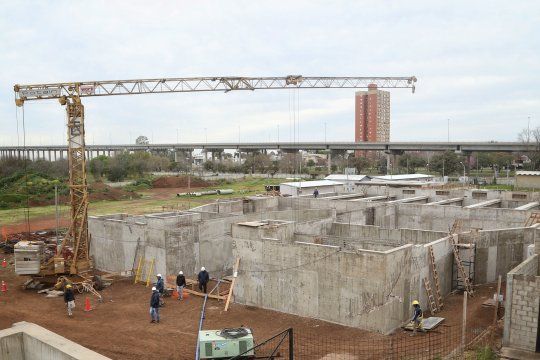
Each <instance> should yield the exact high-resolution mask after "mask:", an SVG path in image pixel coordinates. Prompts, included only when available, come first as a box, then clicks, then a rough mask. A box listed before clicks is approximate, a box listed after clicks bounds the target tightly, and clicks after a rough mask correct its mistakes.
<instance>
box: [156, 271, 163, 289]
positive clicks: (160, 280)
mask: <svg viewBox="0 0 540 360" xmlns="http://www.w3.org/2000/svg"><path fill="white" fill-rule="evenodd" d="M156 289H157V291H158V292H159V293H160V294H163V290H164V289H165V283H164V282H163V278H162V277H161V274H157V282H156Z"/></svg>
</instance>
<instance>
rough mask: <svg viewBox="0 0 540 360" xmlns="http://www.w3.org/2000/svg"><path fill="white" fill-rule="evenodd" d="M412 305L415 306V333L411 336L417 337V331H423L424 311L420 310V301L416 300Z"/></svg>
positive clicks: (413, 320)
mask: <svg viewBox="0 0 540 360" xmlns="http://www.w3.org/2000/svg"><path fill="white" fill-rule="evenodd" d="M412 305H413V309H414V311H413V318H412V320H411V322H412V323H413V333H412V334H411V336H414V335H416V331H417V330H418V329H420V330H422V321H423V320H424V315H423V313H422V309H421V308H420V303H419V302H418V300H414V301H413V302H412Z"/></svg>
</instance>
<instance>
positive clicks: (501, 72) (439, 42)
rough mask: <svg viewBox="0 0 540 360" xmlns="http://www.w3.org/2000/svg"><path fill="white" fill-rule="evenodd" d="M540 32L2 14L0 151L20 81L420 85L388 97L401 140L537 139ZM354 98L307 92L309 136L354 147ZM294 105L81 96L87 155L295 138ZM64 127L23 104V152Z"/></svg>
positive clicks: (243, 5) (529, 25) (493, 16)
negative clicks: (142, 146) (289, 80)
mask: <svg viewBox="0 0 540 360" xmlns="http://www.w3.org/2000/svg"><path fill="white" fill-rule="evenodd" d="M150 3H152V5H148V4H150ZM539 24H540V1H507V0H506V1H470V0H469V1H447V2H442V1H441V2H438V3H437V4H435V2H434V1H324V2H323V1H191V2H187V1H170V0H169V1H152V2H149V1H144V2H143V1H86V2H84V3H83V2H82V1H43V0H42V1H7V0H6V1H0V144H4V145H11V144H16V143H17V121H16V107H15V105H14V102H13V97H14V94H13V85H14V84H16V83H20V84H25V83H31V84H36V83H48V82H62V81H84V80H111V79H131V78H154V77H156V78H161V77H192V76H286V75H289V74H301V75H304V76H410V75H415V76H416V77H417V78H418V83H417V90H416V93H415V94H411V92H410V91H409V90H405V89H393V90H390V91H391V99H392V105H391V124H392V127H391V140H392V141H415V140H424V141H446V139H447V135H448V134H447V119H450V140H464V141H465V140H470V141H474V140H479V141H487V140H497V141H504V140H506V141H514V140H516V134H517V133H518V132H519V130H520V129H522V128H526V127H527V119H528V116H531V127H536V126H540V86H539V84H540V25H539ZM354 92H355V91H354V89H345V90H301V91H300V95H299V96H300V102H299V106H298V110H299V119H300V126H299V128H300V130H299V139H300V140H305V141H309V140H311V141H322V140H324V136H325V134H324V124H325V123H326V124H327V132H326V137H327V139H328V140H335V141H353V140H354ZM290 97H291V91H290V90H262V91H254V92H230V93H227V94H224V93H206V94H203V93H194V94H166V95H141V96H119V97H101V98H85V99H84V104H85V105H86V131H87V143H89V144H93V143H95V144H99V143H106V144H108V143H128V142H134V139H135V137H136V136H138V135H141V134H143V135H146V136H148V137H149V138H150V140H151V141H152V142H155V143H165V142H175V141H176V138H177V133H178V136H179V138H180V141H181V142H184V141H204V140H205V130H204V129H205V128H207V138H208V142H212V141H237V140H238V138H239V136H240V139H241V140H242V141H263V140H264V141H268V140H271V141H276V140H277V137H278V126H279V139H280V140H281V141H285V140H290V139H292V136H291V133H290V128H291V126H290V119H291V116H292V112H291V111H290V110H289V109H290ZM19 122H22V113H21V112H20V111H19ZM64 122H65V119H64V108H63V107H61V106H60V105H59V104H58V102H57V101H54V100H49V101H40V102H29V103H27V104H26V105H25V125H26V142H27V143H28V144H43V145H46V144H53V143H55V144H58V143H62V142H63V141H64V138H65V135H64V134H65V129H64ZM20 126H21V125H20ZM239 129H240V134H239ZM19 133H20V137H19V142H21V143H22V131H21V130H20V131H19Z"/></svg>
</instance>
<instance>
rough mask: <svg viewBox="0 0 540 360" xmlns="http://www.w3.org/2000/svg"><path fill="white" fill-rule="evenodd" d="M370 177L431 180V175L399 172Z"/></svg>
mask: <svg viewBox="0 0 540 360" xmlns="http://www.w3.org/2000/svg"><path fill="white" fill-rule="evenodd" d="M371 178H372V179H374V180H384V181H432V180H433V175H426V174H399V175H383V176H371Z"/></svg>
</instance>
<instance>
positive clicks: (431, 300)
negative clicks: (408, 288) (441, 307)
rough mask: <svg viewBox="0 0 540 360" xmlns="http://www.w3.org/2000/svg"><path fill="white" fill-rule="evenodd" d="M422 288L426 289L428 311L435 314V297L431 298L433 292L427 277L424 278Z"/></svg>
mask: <svg viewBox="0 0 540 360" xmlns="http://www.w3.org/2000/svg"><path fill="white" fill-rule="evenodd" d="M424 286H425V288H426V293H427V297H428V304H429V309H430V311H431V313H432V314H435V313H436V312H437V304H436V303H435V297H434V296H433V291H432V290H431V284H430V283H429V280H428V278H427V277H425V278H424Z"/></svg>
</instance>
